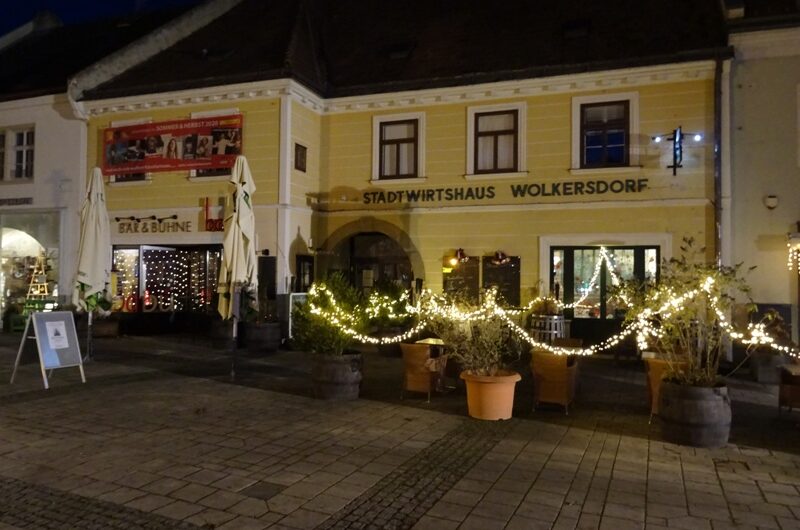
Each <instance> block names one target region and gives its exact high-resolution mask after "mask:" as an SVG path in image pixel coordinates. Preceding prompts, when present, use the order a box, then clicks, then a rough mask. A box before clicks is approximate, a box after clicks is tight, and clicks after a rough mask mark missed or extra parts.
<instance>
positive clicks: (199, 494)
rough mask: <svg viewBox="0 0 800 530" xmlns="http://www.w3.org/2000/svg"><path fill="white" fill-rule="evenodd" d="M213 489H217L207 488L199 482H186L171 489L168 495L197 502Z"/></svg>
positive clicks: (212, 491)
mask: <svg viewBox="0 0 800 530" xmlns="http://www.w3.org/2000/svg"><path fill="white" fill-rule="evenodd" d="M215 491H218V490H216V489H214V488H209V487H208V486H203V485H201V484H187V485H186V486H184V487H182V488H180V489H177V490H175V491H173V492H172V493H170V494H169V496H170V497H174V498H176V499H180V500H182V501H186V502H197V501H199V500H200V499H202V498H204V497H208V496H209V495H211V494H212V493H214V492H215Z"/></svg>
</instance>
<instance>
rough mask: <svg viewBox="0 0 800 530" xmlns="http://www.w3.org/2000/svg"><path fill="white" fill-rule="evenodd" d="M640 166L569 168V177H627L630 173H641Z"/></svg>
mask: <svg viewBox="0 0 800 530" xmlns="http://www.w3.org/2000/svg"><path fill="white" fill-rule="evenodd" d="M641 172H642V166H617V167H593V168H586V169H584V168H570V170H569V173H570V175H610V174H618V175H627V174H630V173H641Z"/></svg>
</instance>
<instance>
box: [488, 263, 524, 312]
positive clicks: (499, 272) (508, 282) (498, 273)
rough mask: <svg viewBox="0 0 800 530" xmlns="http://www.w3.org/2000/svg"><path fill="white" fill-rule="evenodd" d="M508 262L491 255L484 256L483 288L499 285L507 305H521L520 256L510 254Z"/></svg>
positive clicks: (499, 291) (498, 287)
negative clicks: (497, 259) (496, 259)
mask: <svg viewBox="0 0 800 530" xmlns="http://www.w3.org/2000/svg"><path fill="white" fill-rule="evenodd" d="M506 259H507V260H508V261H507V262H506V263H501V262H497V261H495V258H493V257H491V256H484V258H483V288H484V289H488V288H490V287H497V292H498V294H499V295H500V296H501V297H502V300H503V302H505V304H506V305H509V306H512V307H519V302H520V300H519V256H508V257H507V258H506Z"/></svg>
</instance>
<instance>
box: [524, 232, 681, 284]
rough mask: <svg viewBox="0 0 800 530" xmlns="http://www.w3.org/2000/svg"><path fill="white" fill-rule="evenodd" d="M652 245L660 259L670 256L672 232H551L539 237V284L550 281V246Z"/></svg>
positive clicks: (666, 258) (667, 258)
mask: <svg viewBox="0 0 800 530" xmlns="http://www.w3.org/2000/svg"><path fill="white" fill-rule="evenodd" d="M601 246H609V247H611V246H618V247H625V246H632V247H634V246H653V247H659V248H660V250H659V252H660V253H661V260H662V261H664V260H669V259H670V258H671V257H672V234H669V233H667V232H631V233H611V232H609V233H588V234H551V235H547V236H541V237H539V285H540V286H541V287H544V288H545V289H546V288H547V287H546V286H547V285H549V282H550V248H551V247H601Z"/></svg>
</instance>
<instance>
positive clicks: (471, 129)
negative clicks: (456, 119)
mask: <svg viewBox="0 0 800 530" xmlns="http://www.w3.org/2000/svg"><path fill="white" fill-rule="evenodd" d="M511 110H515V111H517V171H515V172H500V173H477V174H476V173H475V115H476V114H483V113H484V112H503V111H511ZM527 130H528V104H527V103H526V102H525V101H518V102H515V103H501V104H498V105H480V106H476V107H467V173H466V175H464V177H465V178H466V179H468V180H481V179H496V178H516V177H520V176H524V175H526V174H527V172H528V159H527V156H526V153H527Z"/></svg>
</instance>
